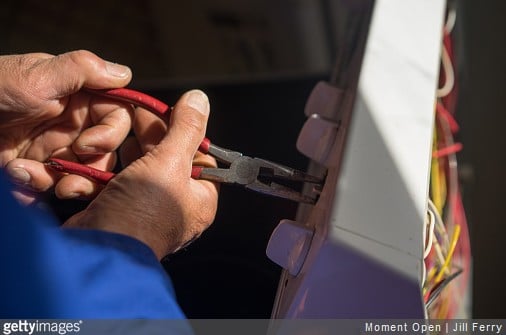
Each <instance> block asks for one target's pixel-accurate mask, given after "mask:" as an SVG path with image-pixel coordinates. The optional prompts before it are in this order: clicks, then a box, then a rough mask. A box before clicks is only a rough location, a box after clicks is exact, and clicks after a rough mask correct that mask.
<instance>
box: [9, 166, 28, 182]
mask: <svg viewBox="0 0 506 335" xmlns="http://www.w3.org/2000/svg"><path fill="white" fill-rule="evenodd" d="M9 175H10V176H11V178H12V179H13V181H14V182H15V183H16V184H22V185H26V184H28V183H30V180H31V179H32V176H30V174H29V173H28V172H26V170H25V169H23V168H20V167H16V168H12V169H10V171H9Z"/></svg>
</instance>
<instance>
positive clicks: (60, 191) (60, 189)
mask: <svg viewBox="0 0 506 335" xmlns="http://www.w3.org/2000/svg"><path fill="white" fill-rule="evenodd" d="M102 188H103V186H101V185H98V184H96V183H94V182H92V181H91V180H89V179H86V178H83V177H80V176H77V175H66V176H64V177H62V178H61V179H60V181H58V183H56V186H55V188H54V193H55V195H56V196H57V197H58V198H59V199H76V198H79V199H92V198H94V197H95V196H96V195H97V194H98V193H99V192H100V190H102Z"/></svg>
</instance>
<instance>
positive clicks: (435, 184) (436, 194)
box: [430, 129, 443, 213]
mask: <svg viewBox="0 0 506 335" xmlns="http://www.w3.org/2000/svg"><path fill="white" fill-rule="evenodd" d="M432 148H433V149H432V150H433V151H435V150H436V148H437V129H434V136H433V143H432ZM440 172H441V171H440V168H439V159H437V158H434V157H433V158H432V161H431V167H430V186H431V187H430V189H431V193H432V197H431V198H432V201H433V202H434V205H435V206H436V208H437V210H438V211H439V213H441V209H442V203H443V200H442V199H441V180H440V179H441V178H440Z"/></svg>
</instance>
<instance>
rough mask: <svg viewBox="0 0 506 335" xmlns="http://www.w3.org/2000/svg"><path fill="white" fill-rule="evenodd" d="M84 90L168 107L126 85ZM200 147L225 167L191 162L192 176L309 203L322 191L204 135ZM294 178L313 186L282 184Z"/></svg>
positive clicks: (160, 110)
mask: <svg viewBox="0 0 506 335" xmlns="http://www.w3.org/2000/svg"><path fill="white" fill-rule="evenodd" d="M87 92H89V93H92V94H96V95H100V96H104V97H108V98H112V99H115V100H119V101H123V102H127V103H130V104H133V105H135V106H139V107H143V108H145V109H147V110H148V111H150V112H152V113H154V114H155V115H158V116H163V115H165V114H166V113H167V112H169V111H170V110H171V108H170V107H169V106H168V105H166V104H165V103H163V102H161V101H159V100H157V99H155V98H154V97H151V96H149V95H146V94H144V93H141V92H138V91H134V90H131V89H127V88H119V89H112V90H87ZM199 151H200V152H202V153H204V154H209V155H211V156H213V157H214V158H216V160H217V161H218V162H219V163H221V164H224V165H226V166H227V168H209V167H202V166H193V167H192V172H191V177H192V178H194V179H205V180H210V181H213V182H218V183H225V184H236V185H240V186H243V187H244V188H247V189H250V190H253V191H256V192H259V193H262V194H266V195H271V196H275V197H280V198H284V199H289V200H292V201H296V202H302V203H309V204H314V203H315V202H316V200H317V198H318V195H319V193H320V191H321V187H322V183H323V179H322V178H319V177H316V176H311V175H309V174H306V173H304V172H302V171H299V170H296V169H292V168H289V167H286V166H283V165H281V164H277V163H274V162H270V161H268V160H265V159H260V158H252V157H248V156H245V155H243V154H242V153H240V152H237V151H232V150H228V149H224V148H221V147H219V146H217V145H215V144H213V143H211V141H210V140H209V139H208V138H204V140H203V141H202V142H201V144H200V146H199ZM45 164H46V166H47V167H49V168H51V169H53V170H56V171H59V172H65V173H71V174H77V175H80V176H83V177H86V178H89V179H91V180H93V181H95V182H97V183H100V184H106V183H107V182H108V181H109V180H110V179H112V178H113V177H114V173H112V172H108V171H101V170H97V169H94V168H92V167H89V166H86V165H82V164H79V163H75V162H69V161H65V160H62V159H58V158H49V159H48V160H47V161H46V162H45ZM293 182H296V183H300V184H302V183H311V184H313V187H312V189H311V190H310V191H309V192H301V191H298V190H294V189H292V188H291V187H288V186H285V185H282V184H281V183H290V184H291V183H293ZM300 186H301V185H300Z"/></svg>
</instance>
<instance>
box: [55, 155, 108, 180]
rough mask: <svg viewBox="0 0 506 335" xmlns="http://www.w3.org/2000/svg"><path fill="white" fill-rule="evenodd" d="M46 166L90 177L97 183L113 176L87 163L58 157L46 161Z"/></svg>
mask: <svg viewBox="0 0 506 335" xmlns="http://www.w3.org/2000/svg"><path fill="white" fill-rule="evenodd" d="M46 166H49V167H50V168H51V169H53V170H56V171H59V172H66V173H70V174H76V175H79V176H82V177H85V178H88V179H91V180H93V181H95V182H97V183H99V184H102V185H105V184H107V183H108V182H109V180H111V179H112V178H114V173H112V172H109V171H101V170H98V169H95V168H92V167H90V166H88V165H83V164H79V163H76V162H71V161H66V160H63V159H59V158H51V159H48V160H47V161H46Z"/></svg>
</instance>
